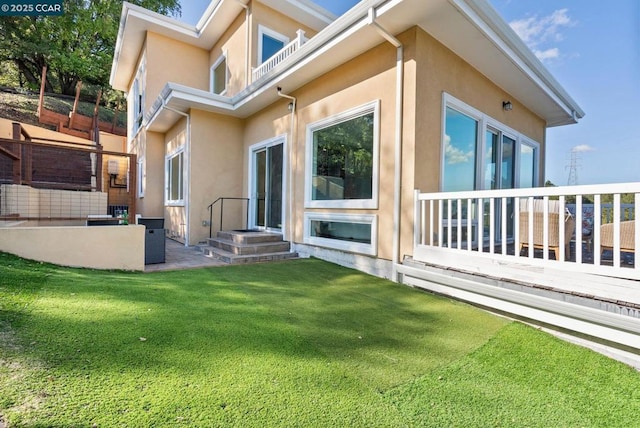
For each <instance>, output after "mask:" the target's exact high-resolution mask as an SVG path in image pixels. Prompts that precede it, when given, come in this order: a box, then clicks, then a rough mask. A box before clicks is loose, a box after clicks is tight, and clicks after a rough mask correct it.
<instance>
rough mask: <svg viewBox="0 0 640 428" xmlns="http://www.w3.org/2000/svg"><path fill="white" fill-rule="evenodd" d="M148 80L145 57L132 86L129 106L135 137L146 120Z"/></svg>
mask: <svg viewBox="0 0 640 428" xmlns="http://www.w3.org/2000/svg"><path fill="white" fill-rule="evenodd" d="M145 80H146V58H145V57H144V56H143V57H142V60H141V61H140V65H139V67H138V71H137V72H136V77H135V79H134V80H133V84H132V85H131V91H130V93H129V106H130V107H131V114H130V119H131V121H130V123H131V134H130V136H131V137H133V136H135V135H136V134H137V133H138V130H139V129H140V127H141V126H142V122H143V120H144V91H145V83H146V82H145Z"/></svg>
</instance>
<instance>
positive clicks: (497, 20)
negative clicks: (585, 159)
mask: <svg viewBox="0 0 640 428" xmlns="http://www.w3.org/2000/svg"><path fill="white" fill-rule="evenodd" d="M449 1H450V2H451V3H453V4H454V5H455V6H456V7H457V8H458V9H459V10H460V11H461V12H463V13H464V14H465V15H466V16H468V17H469V19H470V20H471V22H472V23H473V24H474V25H475V26H476V27H477V28H478V29H479V30H480V31H482V32H483V33H484V34H485V35H486V37H487V38H489V39H490V40H491V41H492V43H493V44H494V45H495V46H496V47H497V48H498V49H500V50H501V51H502V52H503V53H504V54H505V55H507V56H508V57H509V58H510V59H511V61H512V62H513V63H514V64H515V65H516V66H517V67H518V68H519V69H520V70H522V72H523V73H525V74H526V75H528V76H529V78H530V79H531V80H532V81H533V82H535V83H536V85H538V87H539V88H540V89H541V90H543V91H544V92H545V93H546V94H547V95H548V96H549V97H550V98H551V99H553V100H554V101H555V102H556V103H557V104H558V106H560V107H561V108H562V109H563V110H564V111H565V112H566V113H567V114H568V115H569V116H570V117H572V118H573V119H574V120H577V119H580V118H582V117H584V111H583V110H582V109H581V108H580V106H579V105H578V103H577V102H576V101H575V100H573V98H571V96H570V95H569V94H568V93H567V92H566V90H565V89H564V88H563V87H562V85H561V84H560V83H559V82H558V81H557V80H556V79H555V78H554V77H553V76H552V75H551V73H549V71H548V70H547V68H546V67H545V66H544V65H543V64H542V62H540V60H539V59H538V58H537V57H536V56H535V55H534V54H533V52H532V51H531V50H530V49H529V48H528V47H527V45H526V44H525V43H524V42H523V41H522V39H520V37H519V36H518V35H517V34H516V32H515V31H514V30H513V29H512V28H511V27H510V26H509V25H508V24H507V23H506V22H505V21H504V19H502V17H501V16H500V15H499V14H498V13H497V12H496V10H495V9H494V8H493V7H492V6H491V5H490V4H489V3H487V2H486V0H449Z"/></svg>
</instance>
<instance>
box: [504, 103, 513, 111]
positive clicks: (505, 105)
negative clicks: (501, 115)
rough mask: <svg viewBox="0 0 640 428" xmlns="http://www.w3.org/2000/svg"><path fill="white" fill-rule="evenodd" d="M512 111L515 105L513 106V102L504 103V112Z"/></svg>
mask: <svg viewBox="0 0 640 428" xmlns="http://www.w3.org/2000/svg"><path fill="white" fill-rule="evenodd" d="M512 109H513V104H511V101H503V102H502V110H504V111H511V110H512Z"/></svg>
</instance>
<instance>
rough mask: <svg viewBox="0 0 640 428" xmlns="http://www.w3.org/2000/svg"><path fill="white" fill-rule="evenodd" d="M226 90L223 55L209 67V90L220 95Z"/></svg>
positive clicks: (224, 58)
mask: <svg viewBox="0 0 640 428" xmlns="http://www.w3.org/2000/svg"><path fill="white" fill-rule="evenodd" d="M226 90H227V58H226V57H225V56H224V55H223V56H221V57H220V58H219V59H218V60H217V61H216V63H215V64H214V65H213V66H212V67H211V92H213V93H214V94H218V95H222V94H223V93H224V92H226Z"/></svg>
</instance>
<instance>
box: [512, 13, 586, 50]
mask: <svg viewBox="0 0 640 428" xmlns="http://www.w3.org/2000/svg"><path fill="white" fill-rule="evenodd" d="M509 25H510V26H511V28H513V30H514V31H515V32H516V34H518V36H520V38H521V39H522V40H523V41H524V42H525V43H526V44H527V46H529V48H530V49H531V50H532V51H533V52H534V53H535V54H536V56H537V57H538V59H540V60H541V61H546V60H550V59H556V58H559V57H560V49H559V48H558V47H555V46H548V45H549V44H554V43H558V42H560V41H562V39H563V35H562V30H563V29H565V28H569V27H573V26H574V25H576V22H575V21H573V20H572V19H571V18H570V17H569V10H568V9H558V10H555V11H553V13H551V14H550V15H547V16H543V17H539V16H538V15H534V16H532V17H529V18H524V19H518V20H515V21H511V22H510V23H509Z"/></svg>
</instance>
